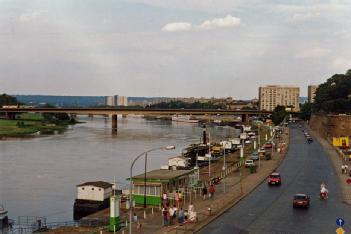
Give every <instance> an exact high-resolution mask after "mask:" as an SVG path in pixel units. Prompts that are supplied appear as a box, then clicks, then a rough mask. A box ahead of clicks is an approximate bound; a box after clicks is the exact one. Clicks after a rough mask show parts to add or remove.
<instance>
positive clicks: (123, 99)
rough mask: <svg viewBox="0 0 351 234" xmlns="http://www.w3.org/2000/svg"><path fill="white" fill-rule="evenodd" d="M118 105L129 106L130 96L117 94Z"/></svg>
mask: <svg viewBox="0 0 351 234" xmlns="http://www.w3.org/2000/svg"><path fill="white" fill-rule="evenodd" d="M116 106H128V97H126V96H117V103H116Z"/></svg>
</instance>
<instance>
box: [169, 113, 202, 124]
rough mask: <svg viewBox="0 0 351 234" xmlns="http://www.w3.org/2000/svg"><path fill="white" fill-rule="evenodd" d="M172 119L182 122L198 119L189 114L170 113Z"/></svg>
mask: <svg viewBox="0 0 351 234" xmlns="http://www.w3.org/2000/svg"><path fill="white" fill-rule="evenodd" d="M172 121H174V122H184V123H198V122H199V120H198V119H193V118H192V116H191V115H172Z"/></svg>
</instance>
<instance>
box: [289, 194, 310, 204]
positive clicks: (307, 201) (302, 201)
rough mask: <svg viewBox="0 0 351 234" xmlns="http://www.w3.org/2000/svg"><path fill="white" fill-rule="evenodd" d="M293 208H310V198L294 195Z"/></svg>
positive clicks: (304, 195)
mask: <svg viewBox="0 0 351 234" xmlns="http://www.w3.org/2000/svg"><path fill="white" fill-rule="evenodd" d="M293 207H294V208H299V207H301V208H308V207H310V197H309V196H308V195H306V194H302V193H299V194H295V196H294V200H293Z"/></svg>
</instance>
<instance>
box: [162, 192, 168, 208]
mask: <svg viewBox="0 0 351 234" xmlns="http://www.w3.org/2000/svg"><path fill="white" fill-rule="evenodd" d="M162 205H163V207H165V208H166V207H167V205H168V194H167V192H164V193H163V194H162Z"/></svg>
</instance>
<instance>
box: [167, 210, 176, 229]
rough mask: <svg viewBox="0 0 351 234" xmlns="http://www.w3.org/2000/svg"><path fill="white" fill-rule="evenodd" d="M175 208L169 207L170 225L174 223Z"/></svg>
mask: <svg viewBox="0 0 351 234" xmlns="http://www.w3.org/2000/svg"><path fill="white" fill-rule="evenodd" d="M174 212H175V211H174V209H173V207H169V210H168V213H169V225H173V219H174Z"/></svg>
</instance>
